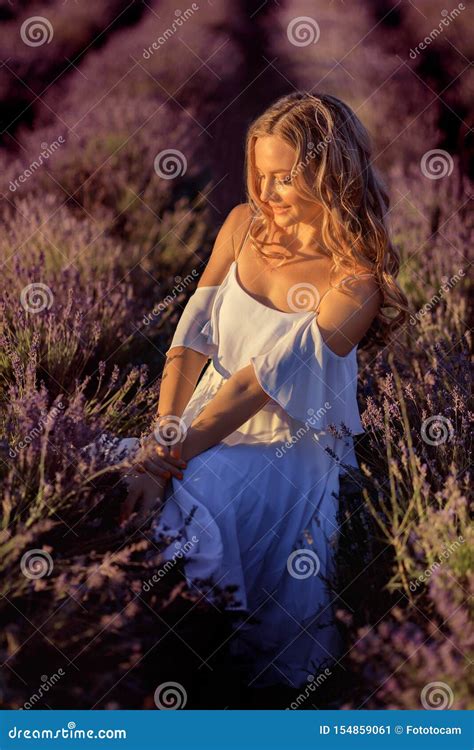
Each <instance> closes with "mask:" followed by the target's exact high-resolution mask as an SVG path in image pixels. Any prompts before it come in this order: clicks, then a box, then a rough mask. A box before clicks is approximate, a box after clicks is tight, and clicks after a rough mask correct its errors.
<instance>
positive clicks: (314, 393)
mask: <svg viewBox="0 0 474 750" xmlns="http://www.w3.org/2000/svg"><path fill="white" fill-rule="evenodd" d="M250 361H251V363H252V364H253V367H254V370H255V374H256V377H257V380H258V382H259V383H260V385H261V387H262V388H263V390H264V391H265V392H266V393H268V395H269V396H270V397H271V398H272V399H273V400H274V401H276V402H277V403H278V404H279V405H280V406H281V407H282V408H283V409H285V411H286V412H287V413H288V414H289V415H290V416H291V417H293V418H294V419H297V420H299V421H300V422H303V423H306V424H307V425H308V428H310V429H313V430H315V431H326V430H327V428H328V426H329V425H334V426H335V427H337V429H339V430H340V429H341V425H342V424H343V425H344V426H345V427H347V428H348V429H349V430H350V431H351V433H352V434H358V433H362V432H364V429H363V427H362V423H361V421H360V415H359V409H358V404H357V347H354V348H353V349H352V350H351V351H350V352H349V354H347V355H346V356H345V357H341V356H339V355H338V354H335V353H334V352H333V351H332V350H331V349H330V348H329V347H328V345H327V344H326V343H325V342H324V340H323V337H322V335H321V332H320V330H319V327H318V325H317V322H316V317H315V316H314V314H313V313H310V315H309V317H304V318H302V319H301V320H298V321H297V322H296V324H295V325H294V326H293V327H292V328H291V329H290V331H288V333H286V334H285V335H284V336H282V338H280V340H279V341H278V343H277V344H275V345H274V346H273V347H271V348H270V349H268V350H267V351H266V352H264V353H262V354H259V355H257V356H253V357H251V358H250Z"/></svg>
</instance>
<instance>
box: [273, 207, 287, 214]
mask: <svg viewBox="0 0 474 750" xmlns="http://www.w3.org/2000/svg"><path fill="white" fill-rule="evenodd" d="M270 208H272V209H273V211H274V212H275V213H276V214H279V213H282V212H283V211H287V210H288V208H289V206H272V205H270Z"/></svg>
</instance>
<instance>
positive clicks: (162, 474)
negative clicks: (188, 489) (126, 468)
mask: <svg viewBox="0 0 474 750" xmlns="http://www.w3.org/2000/svg"><path fill="white" fill-rule="evenodd" d="M181 452H182V442H178V443H175V444H174V445H162V444H160V443H159V442H157V440H156V438H155V436H154V434H152V435H148V436H147V437H146V438H145V440H144V442H143V445H142V446H141V448H140V449H139V450H138V452H137V454H136V457H135V459H134V460H133V470H134V471H136V472H138V473H139V474H142V473H144V472H148V473H149V474H152V475H153V476H155V477H156V478H157V479H170V477H171V476H174V477H176V478H177V479H182V478H183V472H182V469H185V468H186V466H187V462H186V461H184V459H183V458H182V457H181Z"/></svg>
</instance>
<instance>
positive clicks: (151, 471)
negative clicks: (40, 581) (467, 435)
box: [123, 92, 406, 688]
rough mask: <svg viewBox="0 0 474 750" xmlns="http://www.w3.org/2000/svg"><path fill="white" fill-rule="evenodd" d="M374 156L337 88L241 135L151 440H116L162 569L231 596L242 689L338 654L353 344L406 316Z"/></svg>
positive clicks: (312, 669) (128, 508)
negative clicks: (337, 576) (150, 521)
mask: <svg viewBox="0 0 474 750" xmlns="http://www.w3.org/2000/svg"><path fill="white" fill-rule="evenodd" d="M370 157H371V148H370V142H369V138H368V135H367V132H366V130H365V129H364V127H363V126H362V124H361V123H360V121H359V120H358V118H357V117H356V115H355V114H354V113H353V112H352V110H351V109H350V108H349V107H348V106H347V105H346V104H344V103H343V102H342V101H340V100H339V99H337V98H336V97H334V96H329V95H323V94H315V95H311V94H307V93H302V92H300V93H295V94H290V95H289V96H285V97H284V98H282V99H280V100H278V101H277V102H276V103H275V104H273V105H272V106H271V107H270V108H269V109H268V110H267V111H266V112H264V113H263V114H262V115H261V116H260V117H259V118H258V119H257V120H256V121H255V122H254V123H253V124H252V125H251V127H250V129H249V131H248V135H247V143H246V170H247V192H248V202H247V203H245V204H242V205H239V206H236V207H235V208H234V209H233V210H232V211H231V212H230V214H229V215H228V217H227V218H226V219H225V221H224V223H223V225H222V227H221V229H220V231H219V234H218V236H217V239H216V242H215V245H214V248H213V250H212V254H211V257H210V259H209V262H208V264H207V266H206V268H205V270H204V272H203V274H202V276H201V279H200V281H199V284H198V287H197V289H196V291H195V293H194V294H193V295H192V296H191V298H190V299H189V301H188V303H187V305H186V307H185V309H184V312H183V314H182V317H181V318H180V321H179V324H178V326H177V329H176V332H175V335H174V338H173V340H172V342H171V346H170V347H169V349H168V350H167V352H166V354H167V359H166V365H165V368H164V372H163V381H162V387H161V393H160V399H159V404H158V415H157V420H156V422H155V424H154V430H153V433H152V435H150V437H149V439H147V440H146V441H145V443H144V444H143V445H142V446H141V448H140V449H139V450H138V452H137V450H136V449H137V447H138V441H137V440H136V439H133V438H132V439H127V440H125V441H123V442H124V445H125V446H126V447H127V449H130V453H131V455H132V454H133V456H134V458H133V472H130V476H129V479H128V481H129V482H130V491H129V496H128V498H127V500H126V503H125V506H124V509H123V515H124V517H128V516H129V515H130V514H131V513H132V512H141V518H142V519H146V514H148V516H149V514H150V511H151V510H152V509H153V508H154V507H158V505H159V504H160V501H163V504H162V507H161V509H160V512H159V513H158V514H157V518H156V519H155V525H154V533H155V537H156V539H159V538H163V537H162V535H170V536H171V537H172V538H173V543H171V544H169V546H168V547H167V548H166V551H165V559H169V560H172V559H176V557H177V556H183V558H184V561H185V563H184V565H185V572H186V577H187V579H188V582H189V584H190V585H193V584H194V583H195V581H197V580H198V579H201V580H202V579H206V578H210V579H211V580H212V581H213V582H214V583H215V584H216V586H218V587H219V588H222V587H225V586H227V585H236V586H237V587H238V588H237V592H236V601H235V602H234V603H232V604H230V605H229V610H233V611H234V612H235V613H240V619H239V617H237V619H236V620H235V622H236V623H238V628H236V632H235V636H234V638H233V639H232V643H231V649H232V652H233V653H234V654H235V656H238V657H239V658H240V659H241V660H243V663H245V664H246V665H247V669H248V672H247V675H248V678H249V683H250V684H251V685H252V686H253V687H264V686H271V685H278V684H284V685H286V686H288V687H294V688H299V687H301V686H304V685H307V680H308V677H309V676H310V675H314V674H315V673H317V672H318V670H320V669H321V666H322V665H323V664H325V665H327V666H330V664H331V663H332V662H333V661H334V660H336V659H337V658H338V656H339V655H340V647H341V644H340V642H339V636H338V629H337V627H336V625H335V622H334V612H333V603H334V595H333V594H332V593H331V590H330V586H329V585H328V580H329V578H330V577H331V574H332V572H333V563H334V550H335V547H336V544H337V540H338V536H339V533H340V530H339V528H338V524H337V518H336V513H337V504H338V490H339V477H340V474H341V473H343V467H342V466H341V462H342V463H344V464H348V465H351V466H357V465H358V464H357V459H356V456H355V453H354V447H353V439H352V435H356V434H358V433H362V432H363V431H364V430H363V428H362V425H361V421H360V417H359V411H358V405H357V400H356V388H357V347H358V345H359V344H360V342H361V341H362V340H364V342H367V343H371V344H374V343H375V344H377V343H378V344H379V345H380V343H381V342H384V341H387V340H388V338H389V336H390V335H391V333H392V332H393V331H394V330H395V329H396V328H397V326H399V325H400V324H401V323H402V322H403V320H404V318H405V315H406V312H405V310H404V308H405V306H406V300H405V298H404V295H403V294H402V292H401V291H400V289H399V287H398V286H397V284H396V281H395V276H396V274H397V272H398V267H399V261H398V257H397V255H396V253H395V251H394V248H393V247H392V245H391V243H390V239H389V236H388V230H387V226H386V214H387V209H388V205H389V201H388V197H387V194H386V192H385V190H384V188H383V186H382V184H381V181H380V179H379V177H378V176H377V175H376V173H375V171H374V168H373V166H372V164H371V159H370ZM386 307H391V308H393V309H394V310H395V315H393V314H392V316H391V317H386V314H384V312H383V311H382V308H386ZM206 364H208V367H207V369H206V370H205V372H204V374H203V375H202V377H201V379H200V380H199V378H200V376H201V374H202V371H203V368H204V367H205V365H206ZM332 426H333V427H336V430H334V429H333V428H332ZM132 449H134V451H132ZM157 504H158V505H157ZM204 593H205V595H206V596H207V597H208V598H209V599H210V600H212V596H213V592H212V590H207V591H205V592H204Z"/></svg>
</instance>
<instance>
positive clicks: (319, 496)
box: [120, 362, 357, 688]
mask: <svg viewBox="0 0 474 750" xmlns="http://www.w3.org/2000/svg"><path fill="white" fill-rule="evenodd" d="M222 382H223V378H222V376H221V375H220V374H219V373H218V372H217V371H216V369H215V368H214V366H213V364H212V362H210V364H209V366H208V368H207V369H206V371H205V372H204V374H203V376H202V378H201V380H200V382H199V383H198V385H197V387H196V389H195V391H194V393H193V396H192V398H191V400H190V401H189V403H188V406H187V408H186V410H185V412H184V414H183V415H182V418H183V420H184V422H185V423H186V425H187V426H189V425H190V424H191V422H192V421H193V419H194V418H195V416H196V415H197V414H198V413H199V412H200V411H201V410H202V409H203V408H204V406H205V405H206V403H207V402H208V401H209V400H210V399H211V398H212V397H213V396H214V394H215V393H216V392H217V390H218V388H219V387H220V385H221V384H222ZM137 442H138V441H137V439H136V438H126V439H124V440H122V441H121V444H120V449H124V448H125V449H126V450H133V449H134V448H135V447H136V445H137ZM326 448H329V449H330V452H328V451H327V450H326ZM331 452H332V453H333V454H335V455H337V456H338V457H339V458H340V459H342V460H343V461H344V463H347V464H349V465H353V466H357V460H356V457H355V454H354V450H353V443H352V438H345V439H338V438H335V437H334V436H332V435H330V434H328V433H315V432H314V431H313V430H311V429H308V427H307V426H306V425H302V424H301V423H299V422H296V421H294V420H293V419H292V418H291V417H289V416H288V415H287V414H286V412H285V411H284V410H283V409H282V408H281V407H280V406H279V405H277V404H275V402H273V401H270V402H267V404H266V405H265V407H264V408H263V409H261V410H260V411H259V412H258V413H257V414H256V415H254V416H253V417H252V418H251V419H249V420H248V421H247V422H246V423H245V424H244V425H242V426H241V427H240V428H239V429H238V430H236V431H235V432H234V433H232V434H231V435H229V436H228V437H227V438H226V439H225V440H224V441H222V442H221V443H219V444H217V445H215V446H213V447H212V448H209V449H208V450H206V451H204V452H203V453H201V454H199V455H198V456H196V457H194V458H192V459H191V460H190V461H189V462H188V466H187V468H186V469H185V470H184V472H183V479H182V480H178V479H175V478H172V479H171V480H170V482H169V483H168V485H167V488H166V492H165V501H164V504H163V506H162V508H161V510H160V512H159V513H158V516H157V518H156V520H155V522H154V526H153V534H154V536H155V538H156V539H163V538H164V537H167V536H170V537H171V538H173V541H172V542H171V543H170V544H168V546H167V547H166V549H165V551H164V563H168V565H169V562H170V561H174V560H176V559H179V558H180V557H184V560H185V566H184V569H185V574H186V579H187V582H188V585H189V586H190V587H191V588H192V589H194V590H196V588H197V589H198V590H200V591H201V590H202V591H203V594H204V595H205V597H206V598H207V599H208V600H209V601H214V593H213V591H212V589H211V590H209V589H208V588H203V589H200V587H199V583H198V582H199V581H200V580H201V579H206V578H211V580H212V581H213V582H214V584H215V586H216V587H220V588H223V587H225V586H227V585H234V586H235V585H236V586H237V587H238V589H237V591H236V594H235V599H236V601H235V602H234V603H232V604H229V610H233V611H234V612H236V613H239V616H238V617H237V618H235V625H234V628H235V632H234V636H233V638H232V639H231V642H230V649H231V653H232V654H234V655H235V656H236V657H238V658H239V659H241V660H242V663H244V664H245V665H247V670H248V677H249V683H250V685H251V686H253V687H264V686H269V685H275V684H284V685H286V686H288V687H294V688H299V687H302V686H304V685H306V684H307V682H308V680H312V679H313V676H317V675H318V674H319V673H320V672H321V671H322V670H323V669H324V668H326V667H329V668H330V666H331V664H334V661H336V660H337V659H338V657H339V656H340V654H341V648H342V643H341V638H340V634H339V629H338V627H337V626H336V623H335V620H334V605H335V603H336V596H335V595H334V594H333V592H332V590H331V586H330V582H329V581H330V579H331V577H332V575H333V572H334V553H335V550H336V547H337V543H338V537H339V528H338V524H337V518H336V514H337V509H338V492H339V472H340V467H339V465H338V462H337V461H336V460H335V459H334V455H331ZM326 674H327V673H326Z"/></svg>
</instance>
